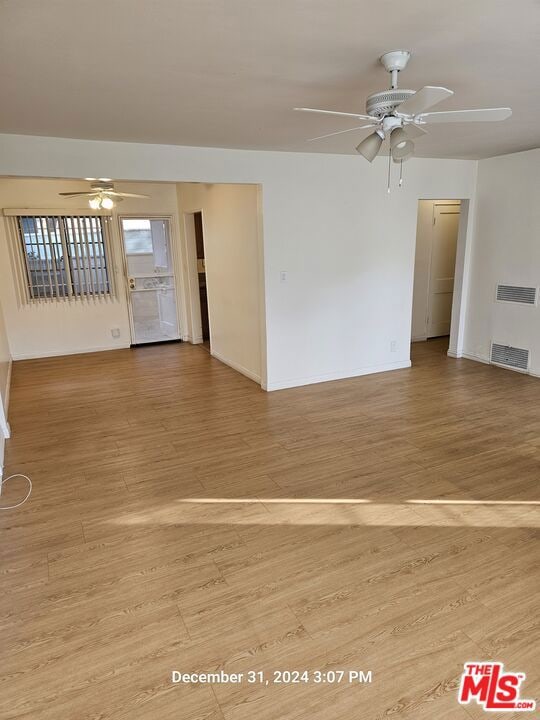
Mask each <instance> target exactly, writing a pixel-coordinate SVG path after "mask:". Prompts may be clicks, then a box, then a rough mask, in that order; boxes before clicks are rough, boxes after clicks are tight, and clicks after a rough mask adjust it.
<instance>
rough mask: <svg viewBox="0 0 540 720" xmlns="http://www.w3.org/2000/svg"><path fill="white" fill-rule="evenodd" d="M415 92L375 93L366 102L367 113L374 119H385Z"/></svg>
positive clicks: (384, 91)
mask: <svg viewBox="0 0 540 720" xmlns="http://www.w3.org/2000/svg"><path fill="white" fill-rule="evenodd" d="M414 94H415V90H401V89H400V90H383V91H382V92H378V93H373V94H372V95H370V96H369V97H368V99H367V100H366V113H367V114H368V115H371V116H372V117H378V118H381V117H384V116H385V115H389V114H390V113H392V112H394V110H396V108H397V107H398V106H399V105H400V104H401V103H402V102H404V101H405V100H407V98H410V97H411V95H414Z"/></svg>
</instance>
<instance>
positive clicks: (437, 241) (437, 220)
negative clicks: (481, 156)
mask: <svg viewBox="0 0 540 720" xmlns="http://www.w3.org/2000/svg"><path fill="white" fill-rule="evenodd" d="M458 226H459V205H434V206H433V224H432V230H431V263H430V276H429V294H428V320H427V336H428V338H430V337H439V336H441V335H449V334H450V321H451V318H452V298H453V294H454V273H455V268H456V246H457V236H458Z"/></svg>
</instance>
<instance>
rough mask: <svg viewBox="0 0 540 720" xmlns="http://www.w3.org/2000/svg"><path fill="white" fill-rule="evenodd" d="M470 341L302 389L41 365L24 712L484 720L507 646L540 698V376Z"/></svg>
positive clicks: (31, 377) (21, 448) (8, 690)
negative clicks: (483, 664)
mask: <svg viewBox="0 0 540 720" xmlns="http://www.w3.org/2000/svg"><path fill="white" fill-rule="evenodd" d="M444 350H445V343H444V341H431V342H428V343H422V344H417V345H415V346H414V347H413V367H412V369H410V370H402V371H396V372H392V373H383V374H380V375H372V376H366V377H362V378H357V379H352V380H344V381H338V382H331V383H324V384H320V385H313V386H309V387H305V388H297V389H292V390H286V391H281V392H276V393H264V392H262V391H261V390H260V388H258V387H257V386H256V385H255V384H254V383H252V382H251V381H250V380H248V379H247V378H244V377H243V376H241V375H239V374H237V373H236V372H234V371H233V370H231V369H230V368H228V367H226V366H224V365H222V364H221V363H219V362H218V361H217V360H215V359H214V358H212V357H211V356H210V355H209V354H208V353H207V352H205V351H204V350H203V349H201V348H198V347H194V346H190V345H178V344H175V345H172V346H156V347H148V348H139V349H137V350H132V351H129V350H121V351H115V352H108V353H97V354H92V355H80V356H71V357H65V358H50V359H44V360H36V361H25V362H19V363H16V364H15V366H14V370H13V386H12V399H11V407H10V421H11V425H12V430H13V438H12V440H10V441H9V443H8V445H7V468H6V470H7V473H6V474H10V473H14V472H24V473H26V474H28V475H30V476H31V478H32V481H33V483H34V491H33V494H32V496H31V498H30V500H29V501H28V502H27V503H26V504H25V505H24V506H23V507H21V508H19V509H17V510H13V511H6V512H1V513H0V527H1V540H0V556H1V575H0V578H1V583H2V594H1V599H0V645H1V650H0V653H1V655H0V676H1V677H0V716H1V717H2V718H4V719H5V720H8V719H13V718H25V719H28V720H59V719H61V720H98V719H99V720H128V719H129V720H173V719H174V720H251V719H252V718H257V720H338V719H340V720H341V719H343V718H358V719H361V720H383V719H385V718H399V719H400V720H401V719H404V720H454V719H455V720H460V719H461V720H467V719H469V720H470V719H471V718H472V719H473V720H475V719H476V718H481V717H484V716H485V714H484V713H483V712H482V710H481V709H480V708H479V707H477V706H474V705H470V706H468V707H461V706H459V705H458V703H457V701H456V688H457V684H458V681H459V676H460V673H461V670H462V666H463V663H464V662H465V661H467V660H489V659H494V660H500V661H502V662H504V663H505V665H506V666H507V667H508V668H509V669H510V670H515V671H521V672H526V673H527V675H528V677H527V681H526V683H525V686H524V688H523V696H524V697H527V698H528V697H536V698H538V697H539V695H540V693H539V688H540V662H539V627H538V626H539V621H538V618H539V616H540V615H539V612H538V605H539V596H538V589H539V586H538V579H539V569H540V562H539V560H540V552H539V550H538V544H537V528H538V524H539V518H538V510H539V508H538V501H539V500H540V498H539V493H538V479H539V477H540V381H538V380H537V379H534V378H531V377H526V376H522V375H519V374H516V373H512V372H508V371H504V370H500V369H497V368H494V367H489V366H485V365H481V364H477V363H473V362H469V361H466V360H453V359H449V358H447V357H446V355H445V353H444ZM23 491H24V485H23V483H22V482H21V483H20V484H19V482H18V481H13V482H11V483H9V484H8V485H7V486H6V488H5V491H4V494H3V496H2V499H1V500H2V504H10V503H11V502H14V501H16V498H17V497H20V495H21V494H22V493H23ZM175 669H176V670H181V671H183V672H188V671H190V672H191V671H198V672H202V671H219V670H224V671H226V672H247V671H248V670H255V671H259V670H262V671H264V672H265V673H266V676H271V673H272V671H273V670H279V669H281V670H295V669H296V670H310V671H313V670H317V669H319V670H322V671H327V670H330V669H344V670H349V669H353V670H364V671H366V672H367V671H369V670H371V671H372V673H373V681H372V683H371V684H357V685H351V684H348V683H344V684H332V683H326V684H320V685H318V684H315V683H314V682H309V683H307V684H304V683H299V684H289V685H287V684H272V683H269V685H265V684H253V685H251V684H247V683H243V684H240V685H230V684H229V685H225V684H214V685H212V686H209V685H204V684H199V685H180V684H177V685H173V684H172V683H171V680H170V675H171V671H172V670H175ZM529 716H530V715H527V714H525V715H523V714H521V713H515V714H513V713H499V714H498V713H491V714H490V717H491V718H493V720H496V718H504V720H511V718H514V717H515V718H517V717H529Z"/></svg>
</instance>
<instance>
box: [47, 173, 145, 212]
mask: <svg viewBox="0 0 540 720" xmlns="http://www.w3.org/2000/svg"><path fill="white" fill-rule="evenodd" d="M86 179H87V180H93V182H92V184H91V185H90V190H88V191H86V192H63V193H58V194H59V195H63V196H64V197H87V198H90V199H89V201H88V204H89V205H90V207H91V208H92V210H100V209H103V210H112V208H113V207H114V205H115V203H117V202H121V201H122V200H123V199H124V198H148V197H150V196H149V195H141V194H139V193H128V192H117V191H116V190H115V189H114V183H113V181H112V180H110V179H109V178H99V179H98V180H94V178H86Z"/></svg>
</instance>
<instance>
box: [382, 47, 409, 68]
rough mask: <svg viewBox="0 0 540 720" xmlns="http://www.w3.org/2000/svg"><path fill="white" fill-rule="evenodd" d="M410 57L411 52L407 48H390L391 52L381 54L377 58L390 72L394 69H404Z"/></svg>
mask: <svg viewBox="0 0 540 720" xmlns="http://www.w3.org/2000/svg"><path fill="white" fill-rule="evenodd" d="M410 57H411V53H410V52H409V51H408V50H392V51H391V52H387V53H384V55H381V57H380V58H379V60H380V62H381V63H382V65H383V66H384V69H385V70H386V71H387V72H389V73H391V72H394V71H396V70H397V72H399V71H400V70H405V68H406V67H407V63H408V62H409V59H410Z"/></svg>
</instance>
